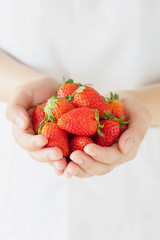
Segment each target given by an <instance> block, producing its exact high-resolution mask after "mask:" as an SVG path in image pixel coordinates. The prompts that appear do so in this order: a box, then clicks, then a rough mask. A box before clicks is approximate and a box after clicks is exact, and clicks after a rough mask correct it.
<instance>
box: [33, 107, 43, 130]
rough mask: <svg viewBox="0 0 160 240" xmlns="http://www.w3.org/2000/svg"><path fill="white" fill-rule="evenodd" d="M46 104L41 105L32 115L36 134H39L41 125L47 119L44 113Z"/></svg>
mask: <svg viewBox="0 0 160 240" xmlns="http://www.w3.org/2000/svg"><path fill="white" fill-rule="evenodd" d="M45 106H46V104H45V103H44V104H40V105H38V106H37V107H36V109H35V110H34V112H33V114H32V123H33V129H34V131H35V133H36V134H38V129H39V127H40V123H41V122H42V121H43V120H44V118H45V113H44V107H45Z"/></svg>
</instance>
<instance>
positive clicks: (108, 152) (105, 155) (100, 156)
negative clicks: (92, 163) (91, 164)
mask: <svg viewBox="0 0 160 240" xmlns="http://www.w3.org/2000/svg"><path fill="white" fill-rule="evenodd" d="M84 152H85V153H87V154H88V155H89V156H91V157H92V158H93V159H94V160H97V161H98V162H101V163H106V164H113V163H116V162H120V161H125V160H126V159H127V156H125V155H124V154H122V153H121V152H120V151H119V148H118V145H117V144H116V143H115V144H113V145H112V146H111V147H101V146H99V145H97V144H94V143H90V144H88V145H86V146H85V148H84Z"/></svg>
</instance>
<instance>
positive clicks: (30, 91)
mask: <svg viewBox="0 0 160 240" xmlns="http://www.w3.org/2000/svg"><path fill="white" fill-rule="evenodd" d="M56 86H57V82H56V81H55V80H53V79H51V78H47V77H43V78H41V79H37V80H34V81H30V82H28V83H25V84H22V85H20V86H18V87H17V88H16V89H15V90H14V92H13V95H12V97H11V99H10V101H9V103H8V106H7V111H6V115H7V118H8V120H10V121H11V122H12V123H13V128H12V129H13V135H14V138H15V140H16V142H17V143H18V144H19V145H20V146H21V147H22V148H23V149H25V150H27V151H28V153H29V155H30V156H31V157H32V158H33V159H35V160H36V161H39V162H46V163H49V164H50V165H51V166H55V167H57V170H56V172H57V174H58V175H61V174H63V170H64V168H65V167H66V166H67V162H66V159H65V158H63V154H62V151H61V150H60V149H59V148H57V147H54V148H44V146H45V145H46V144H47V142H48V140H47V139H46V138H45V137H44V136H43V135H35V133H34V131H33V127H32V121H31V117H32V113H33V106H34V105H37V104H38V103H44V102H46V101H47V100H48V99H49V98H50V97H51V96H52V95H54V93H55V90H56ZM57 160H58V161H57Z"/></svg>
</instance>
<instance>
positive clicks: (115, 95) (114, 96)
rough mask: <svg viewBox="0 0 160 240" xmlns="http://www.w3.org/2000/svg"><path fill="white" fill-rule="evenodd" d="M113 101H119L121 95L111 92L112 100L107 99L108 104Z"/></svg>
mask: <svg viewBox="0 0 160 240" xmlns="http://www.w3.org/2000/svg"><path fill="white" fill-rule="evenodd" d="M112 100H117V101H119V95H118V94H117V93H115V94H113V93H112V92H110V98H107V101H108V103H109V102H111V101H112Z"/></svg>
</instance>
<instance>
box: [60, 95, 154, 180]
mask: <svg viewBox="0 0 160 240" xmlns="http://www.w3.org/2000/svg"><path fill="white" fill-rule="evenodd" d="M119 95H120V97H121V98H120V101H121V102H122V103H123V105H124V107H125V109H126V116H127V119H128V120H129V124H128V128H127V130H126V131H125V132H124V133H123V134H122V135H121V136H120V138H119V140H118V143H115V144H113V145H112V146H111V147H101V146H98V145H96V144H94V143H91V144H88V145H87V146H86V147H85V148H84V152H83V151H79V150H77V151H75V152H73V153H72V154H71V155H70V159H71V160H72V161H71V162H70V163H69V164H68V166H67V167H66V169H65V170H64V174H65V176H66V177H68V178H70V177H72V176H77V177H79V178H86V177H91V176H96V175H97V176H100V175H104V174H107V173H109V172H111V171H112V170H113V169H114V168H115V167H117V166H119V165H120V164H123V163H125V162H128V161H129V160H132V159H134V158H135V157H136V154H137V152H138V149H139V147H140V144H141V142H142V140H143V138H144V136H145V134H146V132H147V129H148V128H149V126H150V121H151V117H150V113H149V112H148V110H147V109H146V108H145V107H144V105H143V104H142V103H141V102H140V101H139V100H138V99H137V98H136V97H135V96H134V94H133V93H131V92H129V91H126V92H120V93H119Z"/></svg>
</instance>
